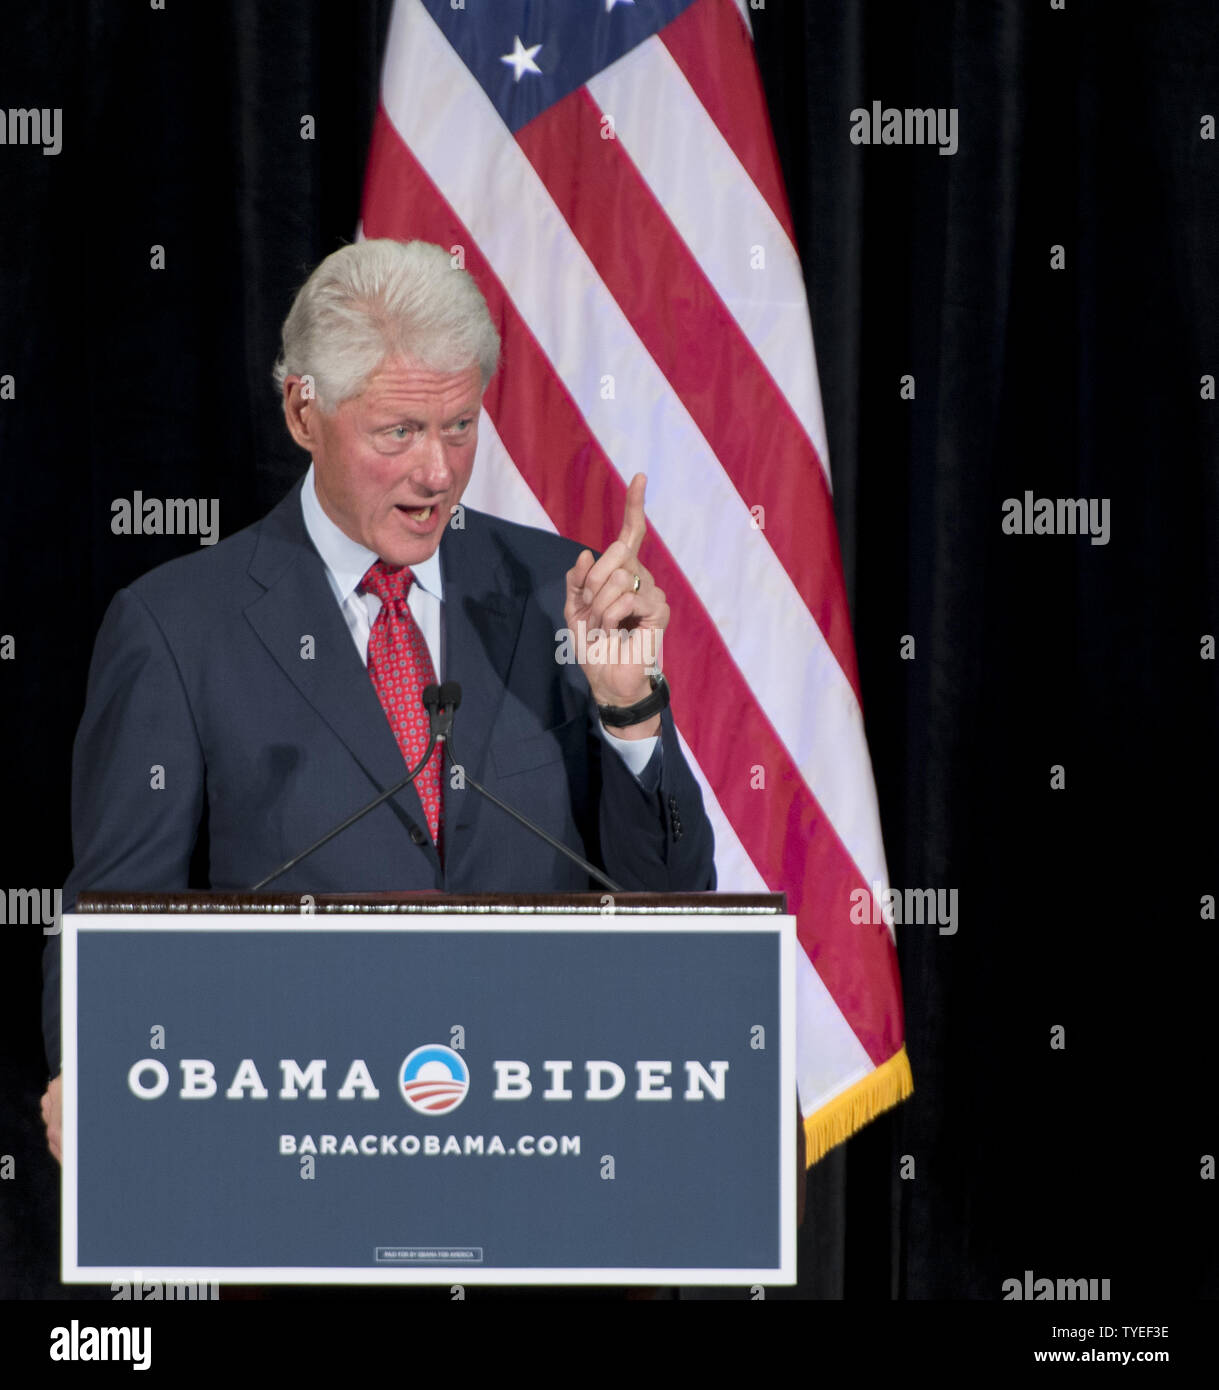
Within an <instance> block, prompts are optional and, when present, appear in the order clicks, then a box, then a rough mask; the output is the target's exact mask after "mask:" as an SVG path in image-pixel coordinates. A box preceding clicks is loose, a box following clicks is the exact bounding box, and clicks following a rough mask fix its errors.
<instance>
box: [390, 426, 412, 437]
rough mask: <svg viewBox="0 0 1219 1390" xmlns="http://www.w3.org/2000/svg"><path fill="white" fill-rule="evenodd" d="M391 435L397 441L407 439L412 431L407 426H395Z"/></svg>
mask: <svg viewBox="0 0 1219 1390" xmlns="http://www.w3.org/2000/svg"><path fill="white" fill-rule="evenodd" d="M390 433H391V434H392V435H393V437H394V438H395V439H405V438H406V437H407V436H408V435H409V434H410V429H409V428H408V427H407V426H406V425H395V426H394V427H393V429H392V430H391V431H390Z"/></svg>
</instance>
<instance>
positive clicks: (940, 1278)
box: [0, 0, 1219, 1301]
mask: <svg viewBox="0 0 1219 1390" xmlns="http://www.w3.org/2000/svg"><path fill="white" fill-rule="evenodd" d="M388 15H389V5H388V4H387V3H384V0H378V2H376V3H374V2H372V0H370V2H368V3H354V0H352V2H349V3H343V4H338V3H331V4H327V3H321V2H320V0H314V3H287V0H260V3H257V4H254V3H242V0H228V3H211V4H208V5H194V4H189V5H188V4H186V3H181V2H180V0H168V4H167V6H166V8H165V9H164V10H163V11H161V10H154V9H152V8H151V7H150V6H149V5H147V4H142V3H136V2H135V0H131V3H120V0H85V2H83V3H76V4H61V5H53V4H45V5H40V6H35V7H32V8H31V7H27V6H25V5H5V6H4V7H3V14H2V17H0V26H2V32H3V42H2V43H0V106H3V107H5V108H7V107H35V106H36V107H47V108H53V107H60V108H62V110H63V149H62V152H61V153H60V154H58V155H56V156H53V157H47V156H44V155H43V154H42V153H41V152H40V151H39V150H38V149H35V148H25V147H20V146H8V147H0V457H2V459H3V464H4V478H5V485H6V493H7V496H6V505H5V506H4V507H3V508H2V509H0V534H2V536H3V544H2V547H0V566H2V569H3V590H2V595H3V599H2V604H0V636H4V635H8V636H11V637H12V639H13V645H12V651H11V655H10V656H9V657H8V658H6V659H3V660H0V700H2V701H3V747H4V760H3V766H4V790H5V797H4V804H5V806H6V808H7V810H8V813H9V814H8V817H7V819H6V824H5V828H4V835H3V841H2V848H0V886H2V887H3V889H4V890H5V891H6V892H7V890H8V889H10V888H17V887H33V886H40V887H48V888H49V887H53V886H55V885H59V884H61V883H62V882H63V880H64V877H65V875H66V874H67V871H68V868H69V865H70V856H71V848H70V841H69V820H68V813H69V800H68V798H69V773H70V759H71V743H72V736H73V733H74V730H75V726H76V723H77V720H78V719H79V716H80V713H81V710H82V707H83V700H84V685H85V675H86V670H87V665H88V659H89V654H90V651H91V647H92V641H93V637H94V634H95V632H96V630H97V626H98V624H99V622H100V619H101V616H102V613H103V611H104V610H105V607H106V605H107V604H108V602H109V600H110V598H111V596H112V595H113V593H114V591H115V590H116V589H117V588H118V587H120V586H121V585H123V584H126V583H127V582H129V581H130V580H132V579H133V578H135V577H136V576H137V575H139V574H141V573H143V572H144V571H145V570H147V569H149V568H151V567H152V566H153V565H155V564H158V563H160V562H162V561H164V560H167V559H170V558H172V557H173V556H175V555H177V554H181V553H184V552H185V551H187V550H189V549H191V548H192V547H193V546H194V544H195V543H196V542H195V541H194V540H193V539H191V538H183V537H155V536H145V537H130V536H115V535H113V534H112V533H111V530H110V519H111V503H112V501H114V500H115V499H117V498H122V497H127V498H130V497H131V496H132V494H133V493H134V492H135V491H136V490H137V489H138V490H141V491H142V492H144V493H145V494H146V495H151V496H162V497H164V496H179V497H183V496H196V497H218V498H219V499H220V518H221V531H222V534H225V535H228V534H231V533H232V532H234V531H236V530H238V529H239V528H241V527H242V526H245V525H246V524H248V523H249V522H251V521H253V520H255V519H256V518H257V517H259V516H260V515H261V514H262V513H263V512H265V511H266V510H267V509H268V508H269V507H270V506H271V505H272V504H273V503H274V502H275V501H276V500H278V498H279V497H280V496H281V495H282V493H283V492H284V491H285V489H286V487H287V486H288V484H289V483H290V482H291V481H292V480H293V479H294V478H296V477H297V476H299V474H300V473H301V472H302V471H303V466H304V462H305V460H304V458H303V456H302V455H301V454H299V452H298V451H297V450H296V448H295V447H294V446H293V445H292V444H291V443H290V441H289V439H288V437H287V434H286V432H285V430H284V427H283V424H282V418H281V416H280V414H279V411H278V408H277V404H276V400H275V397H274V394H273V392H272V389H271V385H270V368H271V363H272V360H273V358H274V355H275V351H276V348H277V342H278V330H279V324H280V322H281V320H282V317H283V315H284V313H285V312H286V310H287V307H288V304H289V302H290V299H291V295H292V293H293V291H294V290H295V288H296V287H297V285H298V284H299V283H300V282H301V280H302V279H303V278H304V276H305V274H306V273H307V271H308V269H309V268H310V267H312V266H313V265H314V264H315V263H316V262H317V261H318V260H319V259H320V258H321V257H322V256H323V255H325V254H326V253H328V252H329V251H331V250H333V249H334V248H335V247H336V246H338V245H339V244H340V243H342V242H344V241H346V240H350V239H351V237H352V234H353V229H354V226H355V223H356V219H357V216H358V209H359V195H360V188H361V182H362V177H363V161H364V154H365V150H366V145H367V139H368V133H369V129H370V125H371V120H372V114H373V110H374V105H375V100H376V88H377V77H378V70H379V54H380V45H381V43H382V42H383V37H384V32H385V27H386V24H387V21H388ZM752 18H753V23H754V28H755V34H756V40H757V50H758V56H759V61H760V64H761V68H762V75H763V79H764V82H765V86H766V91H767V95H768V99H769V102H770V107H771V113H772V120H773V123H774V128H775V137H776V142H777V144H778V148H779V153H780V157H781V159H782V162H783V167H784V172H785V175H786V178H787V186H788V190H789V195H790V198H791V201H792V205H793V211H794V216H795V224H796V229H797V233H798V239H799V244H800V251H801V254H802V257H803V262H804V266H805V274H806V278H807V283H808V288H809V298H810V303H811V306H812V312H813V323H814V330H815V335H816V343H817V352H818V362H819V367H820V374H821V385H822V391H823V395H824V400H825V408H826V416H827V427H828V433H829V443H830V458H831V465H832V469H833V474H834V482H835V506H836V511H837V516H838V524H839V529H840V535H841V539H842V547H843V554H844V561H845V565H846V572H847V583H848V588H849V592H850V596H851V603H852V614H853V618H854V624H855V633H856V640H857V644H858V649H859V656H860V663H861V672H862V685H863V694H864V701H865V717H866V721H867V729H868V735H869V740H870V744H871V749H872V756H873V761H874V764H875V768H876V774H877V781H878V786H879V793H880V803H881V812H882V821H883V827H884V835H885V844H886V849H887V854H888V861H889V868H890V875H891V879H892V882H893V883H894V884H895V885H896V886H899V887H907V886H910V887H935V888H943V889H956V890H957V891H958V893H959V905H960V906H959V914H960V920H959V929H958V931H957V933H956V934H955V935H952V936H948V935H941V934H939V933H938V932H937V931H936V930H935V929H934V928H930V927H908V928H905V929H902V930H901V931H899V937H898V940H899V950H900V955H901V964H902V973H903V978H904V986H905V1002H906V1025H907V1040H908V1049H909V1053H910V1057H911V1061H912V1065H913V1069H914V1077H915V1085H916V1093H915V1095H914V1097H913V1098H912V1099H911V1100H910V1101H908V1102H907V1103H905V1104H904V1105H902V1106H901V1107H899V1108H898V1109H897V1110H895V1111H894V1112H892V1114H890V1115H888V1116H886V1117H884V1118H882V1119H881V1120H880V1121H878V1122H876V1123H874V1124H873V1125H871V1126H870V1127H869V1128H868V1129H867V1130H865V1131H864V1132H863V1133H861V1134H860V1135H858V1136H857V1137H856V1138H854V1139H852V1140H851V1141H850V1142H849V1143H848V1144H847V1145H846V1146H845V1147H842V1148H839V1149H838V1150H836V1151H835V1152H833V1153H832V1154H831V1155H829V1156H828V1157H827V1158H826V1159H825V1160H824V1161H823V1162H822V1163H820V1164H819V1165H817V1166H816V1167H815V1168H814V1169H813V1170H812V1173H811V1175H810V1199H809V1200H810V1207H809V1219H808V1222H807V1223H806V1226H805V1228H804V1230H803V1232H802V1234H801V1240H800V1260H801V1269H800V1286H799V1288H798V1289H797V1290H794V1291H781V1290H773V1291H770V1292H769V1296H770V1297H774V1298H781V1297H798V1298H821V1299H836V1298H843V1297H845V1298H849V1299H864V1300H884V1299H890V1298H896V1299H905V1300H928V1299H972V1300H990V1301H995V1300H998V1299H1000V1298H1001V1297H1002V1283H1003V1280H1004V1279H1006V1278H1009V1277H1017V1278H1019V1277H1022V1275H1023V1272H1024V1271H1025V1270H1026V1269H1031V1270H1033V1271H1034V1272H1035V1273H1036V1274H1037V1275H1048V1276H1050V1277H1061V1276H1067V1277H1096V1278H1108V1279H1109V1280H1110V1281H1111V1286H1112V1290H1113V1298H1114V1299H1115V1300H1116V1299H1119V1298H1120V1299H1133V1300H1139V1299H1144V1300H1163V1299H1165V1298H1168V1299H1180V1298H1186V1299H1193V1298H1196V1297H1199V1296H1202V1297H1214V1296H1215V1294H1216V1293H1217V1292H1219V1261H1217V1259H1216V1255H1215V1240H1214V1235H1215V1230H1216V1221H1215V1217H1216V1195H1215V1187H1216V1184H1215V1182H1214V1181H1213V1180H1207V1179H1206V1178H1205V1177H1204V1173H1203V1165H1204V1157H1205V1155H1207V1154H1214V1153H1215V1152H1216V1150H1217V1149H1219V1133H1217V1129H1216V1111H1215V1104H1214V1095H1215V1087H1214V1082H1213V1079H1212V1077H1211V1074H1210V1070H1209V1064H1208V1063H1207V1062H1206V1058H1207V1057H1208V1056H1209V1046H1210V1043H1211V1018H1212V1014H1213V1004H1212V996H1213V991H1214V988H1215V985H1214V982H1215V979H1216V969H1215V967H1216V944H1215V936H1216V924H1215V922H1214V920H1213V919H1209V920H1208V919H1207V918H1206V917H1205V916H1204V912H1203V908H1202V906H1201V902H1202V898H1203V896H1204V895H1206V894H1216V893H1219V854H1217V853H1216V845H1217V843H1219V838H1217V831H1219V815H1217V813H1216V799H1217V797H1219V775H1217V774H1219V735H1217V732H1216V729H1217V723H1216V713H1217V700H1216V694H1217V689H1216V686H1217V682H1216V675H1215V670H1216V665H1215V662H1214V660H1204V659H1202V639H1203V636H1204V634H1207V633H1212V634H1214V633H1217V632H1219V547H1217V545H1216V523H1217V521H1219V456H1217V453H1216V447H1215V444H1216V432H1217V429H1219V423H1217V422H1219V415H1217V414H1216V412H1217V411H1219V403H1216V402H1215V401H1214V400H1208V399H1205V398H1204V386H1203V378H1204V377H1205V376H1207V375H1208V374H1219V315H1217V312H1216V311H1217V310H1219V281H1217V270H1216V266H1217V257H1219V197H1217V189H1219V161H1217V156H1216V142H1215V141H1214V140H1213V139H1206V138H1203V120H1204V118H1205V117H1206V116H1207V115H1208V114H1209V115H1212V116H1219V12H1217V11H1216V8H1215V6H1214V4H1213V0H1155V3H1150V2H1149V3H1145V4H1136V3H1130V4H1120V5H1119V4H1115V3H1112V0H1109V2H1108V3H1100V0H1091V2H1089V0H1065V7H1064V8H1062V9H1054V8H1052V6H1051V3H1050V0H991V3H984V0H957V3H940V4H937V3H931V2H930V0H914V2H913V3H881V0H866V3H865V2H864V0H859V2H858V3H851V2H850V0H808V3H798V0H765V4H764V6H763V7H761V8H758V9H756V10H754V12H753V16H752ZM874 100H878V101H881V102H882V103H883V104H884V105H885V106H896V107H920V108H921V107H944V108H950V107H955V108H957V110H958V112H959V126H958V129H959V149H958V151H957V153H955V154H954V155H952V156H950V157H946V156H942V155H939V154H938V153H937V151H936V150H935V149H934V148H900V147H867V146H855V145H853V144H852V143H851V142H850V139H849V132H850V128H851V118H850V112H851V111H852V109H854V108H856V107H861V106H864V107H870V105H871V103H872V101H874ZM310 115H311V116H313V117H314V118H315V120H316V138H315V139H313V140H302V138H301V133H300V132H301V121H302V118H303V117H305V116H310ZM154 246H161V247H164V256H165V268H164V269H163V270H152V269H150V257H151V255H152V249H151V248H153V247H154ZM1054 246H1060V247H1061V248H1062V256H1063V258H1064V266H1063V268H1061V269H1052V268H1051V256H1052V250H1051V248H1052V247H1054ZM907 374H908V375H910V376H912V377H913V378H914V397H913V399H903V398H902V394H901V389H900V383H901V378H902V377H903V376H904V375H907ZM6 376H11V377H12V378H13V383H12V392H11V399H7V398H4V380H3V378H5V377H6ZM743 423H745V424H746V425H747V423H748V422H743ZM1026 490H1031V491H1032V492H1033V493H1034V494H1035V495H1036V496H1037V497H1050V498H1059V497H1073V498H1074V497H1089V498H1097V499H1100V498H1105V499H1109V502H1110V508H1111V512H1110V515H1111V537H1110V540H1109V543H1108V544H1107V545H1103V546H1100V545H1097V546H1093V545H1091V544H1089V542H1088V540H1087V539H1086V538H1067V537H1051V536H1028V537H1018V536H1008V535H1004V534H1003V533H1002V531H1001V529H1000V522H1001V516H1002V512H1001V508H1002V504H1003V502H1004V499H1006V498H1010V497H1023V495H1024V493H1025V492H1026ZM907 637H909V638H912V639H913V643H914V653H913V659H904V658H903V653H902V644H903V640H904V639H905V638H907ZM1054 765H1061V767H1062V768H1063V769H1064V776H1065V787H1063V788H1062V789H1052V788H1051V769H1052V767H1053V766H1054ZM0 931H3V933H4V935H3V938H2V940H3V943H4V947H5V950H4V954H3V966H2V968H0V977H2V980H3V984H2V990H3V1000H2V1006H0V1029H2V1033H3V1058H2V1061H0V1068H2V1073H0V1082H2V1092H3V1111H2V1114H0V1155H3V1154H8V1155H11V1156H12V1164H11V1165H10V1169H11V1176H6V1177H5V1178H4V1179H3V1180H0V1294H2V1295H3V1296H5V1297H7V1298H10V1299H31V1298H32V1299H59V1298H65V1297H79V1296H80V1291H79V1290H75V1289H73V1290H68V1289H65V1288H64V1287H63V1286H61V1285H60V1284H59V1283H58V1280H57V1269H58V1246H57V1241H58V1214H57V1204H58V1169H57V1167H56V1165H55V1164H54V1163H53V1161H52V1160H51V1159H50V1158H49V1157H48V1156H47V1155H46V1153H45V1147H44V1143H43V1136H42V1127H41V1123H40V1120H39V1117H38V1097H39V1095H40V1093H41V1091H42V1089H43V1087H44V1085H45V1082H46V1064H45V1060H44V1058H43V1054H42V1042H41V1036H40V1030H39V1012H38V1009H39V986H40V971H39V957H40V953H41V947H42V938H41V935H40V931H39V928H38V927H36V926H34V927H29V926H27V927H22V926H16V925H7V926H4V927H2V928H0ZM1055 1026H1061V1027H1062V1028H1063V1029H1064V1030H1065V1044H1066V1045H1065V1048H1063V1049H1061V1050H1054V1049H1052V1048H1051V1045H1050V1044H1051V1029H1052V1028H1054V1027H1055ZM96 1296H98V1297H100V1298H109V1297H110V1293H109V1289H108V1288H107V1289H104V1290H100V1291H98V1292H97V1294H96ZM443 1296H445V1295H443V1294H441V1293H438V1294H437V1297H443ZM716 1296H717V1297H735V1298H747V1297H749V1292H748V1290H744V1289H742V1290H739V1291H736V1290H721V1291H719V1292H718V1293H717V1295H716Z"/></svg>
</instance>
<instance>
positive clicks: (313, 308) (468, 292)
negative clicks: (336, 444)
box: [274, 238, 499, 412]
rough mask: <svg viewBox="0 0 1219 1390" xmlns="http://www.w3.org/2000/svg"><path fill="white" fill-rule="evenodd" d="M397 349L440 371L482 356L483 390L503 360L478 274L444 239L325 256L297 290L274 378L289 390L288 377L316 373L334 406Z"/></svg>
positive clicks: (325, 400)
mask: <svg viewBox="0 0 1219 1390" xmlns="http://www.w3.org/2000/svg"><path fill="white" fill-rule="evenodd" d="M396 358H403V359H406V360H408V361H411V362H413V363H416V364H417V365H419V366H420V367H424V368H426V369H427V370H429V371H436V372H460V371H464V370H465V369H466V368H468V367H471V366H474V365H477V367H478V369H479V374H480V376H481V378H482V387H483V389H484V390H485V389H486V386H487V382H488V381H490V380H491V377H492V374H493V373H494V371H495V368H496V366H497V365H498V363H499V334H498V333H497V332H496V330H495V325H494V324H493V323H492V322H491V314H490V311H489V310H488V309H487V302H486V300H485V299H484V298H483V297H482V294H481V292H480V291H479V288H478V286H477V285H476V284H475V283H474V280H473V277H472V276H470V275H469V274H468V273H467V272H466V271H465V270H461V269H459V268H457V267H456V266H455V265H454V264H453V261H452V259H451V257H450V255H449V253H448V252H447V251H446V250H444V248H443V247H441V246H433V245H432V243H431V242H427V241H392V240H390V239H388V238H381V239H377V240H373V241H359V242H356V243H355V245H353V246H344V247H342V248H341V249H340V250H338V251H335V252H334V253H333V254H332V255H329V256H327V257H326V259H325V260H324V261H322V263H321V264H320V265H319V266H318V267H317V268H316V269H315V270H314V271H313V273H312V274H311V275H310V276H309V278H308V280H306V281H305V283H304V284H303V285H302V286H301V288H300V290H299V291H298V292H297V295H296V298H295V299H294V300H293V302H292V308H291V309H290V310H289V311H288V317H287V318H286V319H285V320H284V327H283V351H282V352H281V353H280V356H279V360H278V361H277V362H276V364H275V369H274V377H275V385H276V387H277V388H278V390H279V393H280V396H281V397H282V396H283V389H284V381H285V379H286V378H287V377H290V376H310V377H312V378H313V384H314V394H315V397H316V399H317V401H318V404H319V405H321V407H322V408H323V409H324V410H325V411H327V412H330V411H333V410H334V409H335V408H336V407H337V406H339V405H341V404H342V403H343V401H345V400H348V399H350V398H351V397H352V396H358V395H359V394H360V393H361V391H363V389H364V387H365V386H366V385H367V384H368V379H369V377H371V376H372V374H373V373H374V372H375V371H376V370H377V368H378V367H379V366H380V365H381V364H382V363H383V362H385V361H386V360H392V359H396Z"/></svg>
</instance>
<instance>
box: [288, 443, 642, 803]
mask: <svg viewBox="0 0 1219 1390" xmlns="http://www.w3.org/2000/svg"><path fill="white" fill-rule="evenodd" d="M301 511H302V513H303V514H304V518H305V530H306V531H308V533H309V539H310V540H311V541H312V542H313V544H314V546H315V547H316V549H317V553H318V554H319V555H320V556H321V557H322V563H323V564H324V565H325V566H326V578H327V579H328V580H329V581H330V588H331V591H332V592H333V593H334V597H335V600H336V601H337V603H338V605H339V609H340V611H341V612H342V614H343V618H344V621H345V622H346V623H347V627H348V629H349V630H350V632H351V640H352V641H353V642H354V643H355V644H356V651H358V652H359V653H360V660H361V661H362V662H363V663H364V665H365V666H367V665H368V635H369V633H370V632H371V630H372V625H373V623H375V622H376V620H377V614H378V613H379V612H380V611H381V600H380V599H379V598H378V597H377V595H376V594H372V593H365V594H361V593H358V592H357V590H358V588H359V584H360V581H361V580H362V579H363V578H364V576H365V575H366V574H367V573H368V571H369V568H370V566H372V565H374V564H375V563H376V561H377V559H378V558H379V557H378V556H377V554H376V552H375V551H372V550H368V549H367V548H366V547H364V546H362V545H361V544H360V543H359V541H353V540H352V539H351V537H350V536H349V535H347V533H346V532H345V531H342V530H340V528H339V527H338V526H336V525H335V524H334V522H333V521H331V519H330V518H329V517H328V516H327V515H326V513H325V512H324V511H323V510H322V504H321V503H320V502H319V501H318V497H317V488H316V487H315V486H314V481H313V465H312V464H310V465H309V471H308V473H306V474H305V484H304V486H303V487H302V488H301ZM411 573H412V574H413V575H414V576H415V582H414V583H413V584H412V585H411V587H410V589H409V590H408V591H407V596H406V601H407V605H408V607H409V608H410V610H411V615H412V617H413V618H414V619H415V621H416V622H417V623H418V624H419V630H420V631H421V632H422V633H423V640H424V641H425V642H426V643H427V649H428V653H429V655H430V656H431V658H432V668H433V670H434V671H435V672H436V673H437V679H438V680H443V679H444V669H445V661H444V622H443V621H442V614H443V608H442V605H443V603H444V579H443V577H442V576H441V573H440V547H439V546H437V548H436V549H435V551H433V553H432V554H431V555H430V556H429V557H428V558H427V559H426V560H424V561H423V562H422V563H421V564H418V565H412V566H411ZM597 727H598V728H600V729H601V736H602V738H604V739H605V742H606V743H608V744H609V746H610V747H611V748H612V749H613V750H614V751H615V752H616V753H617V754H618V756H619V757H620V758H621V759H622V760H623V762H624V763H626V765H627V767H628V768H629V769H630V770H631V772H632V773H634V775H635V776H636V777H638V776H639V775H640V773H642V772H643V770H644V768H646V767H647V765H648V763H649V762H650V761H651V758H652V753H653V751H654V750H655V748H656V745H657V743H658V742H659V739H657V738H639V739H626V738H614V737H613V736H612V735H610V734H607V733H606V731H605V729H604V728H603V727H602V726H601V725H600V724H598V726H597Z"/></svg>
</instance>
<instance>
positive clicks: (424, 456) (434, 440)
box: [412, 430, 453, 492]
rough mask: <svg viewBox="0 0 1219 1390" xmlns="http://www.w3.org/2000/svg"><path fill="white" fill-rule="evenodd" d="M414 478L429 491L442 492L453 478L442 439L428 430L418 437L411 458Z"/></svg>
mask: <svg viewBox="0 0 1219 1390" xmlns="http://www.w3.org/2000/svg"><path fill="white" fill-rule="evenodd" d="M412 463H413V464H414V465H415V466H414V470H413V473H414V480H415V482H416V484H417V485H418V486H420V487H423V488H425V489H427V491H429V492H443V491H444V490H445V488H447V487H448V485H449V483H450V482H451V481H452V478H453V471H452V469H451V468H450V467H449V460H448V458H447V456H446V454H445V447H444V440H443V439H441V437H440V435H439V434H433V433H432V432H431V431H430V430H428V431H425V433H424V434H423V435H422V436H421V437H420V439H419V443H418V445H417V447H416V450H415V457H414V459H412Z"/></svg>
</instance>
